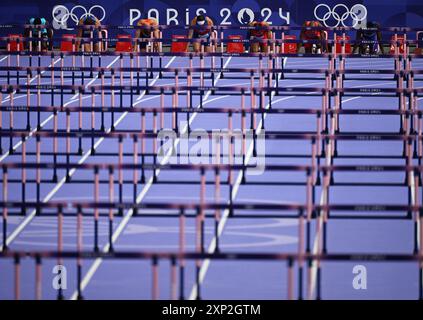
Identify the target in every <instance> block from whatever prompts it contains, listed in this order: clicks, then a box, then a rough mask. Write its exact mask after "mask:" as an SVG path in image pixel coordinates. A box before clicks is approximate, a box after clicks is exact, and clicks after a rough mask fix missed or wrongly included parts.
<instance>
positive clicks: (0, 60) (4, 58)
mask: <svg viewBox="0 0 423 320" xmlns="http://www.w3.org/2000/svg"><path fill="white" fill-rule="evenodd" d="M7 57H8V56H5V57H3V58H1V59H0V62H2V61H4V60H6V59H7Z"/></svg>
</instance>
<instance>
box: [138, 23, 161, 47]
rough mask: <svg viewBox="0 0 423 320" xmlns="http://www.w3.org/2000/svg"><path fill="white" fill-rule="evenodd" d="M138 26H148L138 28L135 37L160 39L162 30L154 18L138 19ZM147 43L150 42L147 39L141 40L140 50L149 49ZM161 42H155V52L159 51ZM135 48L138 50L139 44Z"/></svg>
mask: <svg viewBox="0 0 423 320" xmlns="http://www.w3.org/2000/svg"><path fill="white" fill-rule="evenodd" d="M137 26H143V27H148V28H145V29H137V32H136V34H135V38H136V39H150V38H152V39H160V31H159V29H158V28H157V26H158V23H157V20H156V19H154V18H142V19H140V20H138V22H137ZM147 44H148V42H146V41H141V42H140V43H139V50H140V51H141V52H145V51H147ZM159 44H160V43H159V42H153V50H154V51H155V52H159V51H160V50H159V48H160V46H159ZM135 50H138V46H136V47H135Z"/></svg>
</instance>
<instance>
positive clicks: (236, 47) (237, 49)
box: [226, 35, 245, 53]
mask: <svg viewBox="0 0 423 320" xmlns="http://www.w3.org/2000/svg"><path fill="white" fill-rule="evenodd" d="M228 39H229V40H242V36H240V35H233V36H228ZM226 51H227V52H228V53H243V52H244V51H245V48H244V44H243V43H242V42H228V46H227V49H226Z"/></svg>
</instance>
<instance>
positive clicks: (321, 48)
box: [298, 21, 328, 54]
mask: <svg viewBox="0 0 423 320" xmlns="http://www.w3.org/2000/svg"><path fill="white" fill-rule="evenodd" d="M308 28H323V26H322V24H321V23H320V22H319V21H306V22H304V24H303V28H302V29H301V33H300V40H306V41H311V42H310V43H302V42H300V43H299V44H298V53H313V54H315V53H318V54H319V53H323V52H327V51H328V45H327V42H326V40H327V33H326V32H325V31H324V30H319V29H308ZM318 40H320V41H321V42H318Z"/></svg>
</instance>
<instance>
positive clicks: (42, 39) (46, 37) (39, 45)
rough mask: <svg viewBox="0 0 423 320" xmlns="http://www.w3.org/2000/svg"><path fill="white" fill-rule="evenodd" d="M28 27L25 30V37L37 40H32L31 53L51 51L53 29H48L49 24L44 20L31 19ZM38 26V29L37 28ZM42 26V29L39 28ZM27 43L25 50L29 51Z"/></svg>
mask: <svg viewBox="0 0 423 320" xmlns="http://www.w3.org/2000/svg"><path fill="white" fill-rule="evenodd" d="M29 25H30V26H29V27H27V28H25V33H24V36H25V37H27V38H28V37H30V38H37V39H39V40H33V41H31V43H32V48H31V49H32V50H33V51H47V50H52V49H53V41H52V38H53V29H52V28H51V27H50V24H49V22H48V21H47V20H46V19H45V18H39V17H38V18H31V19H29ZM37 26H39V27H37ZM41 26H42V27H41ZM29 43H30V41H28V42H27V49H28V50H29Z"/></svg>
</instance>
